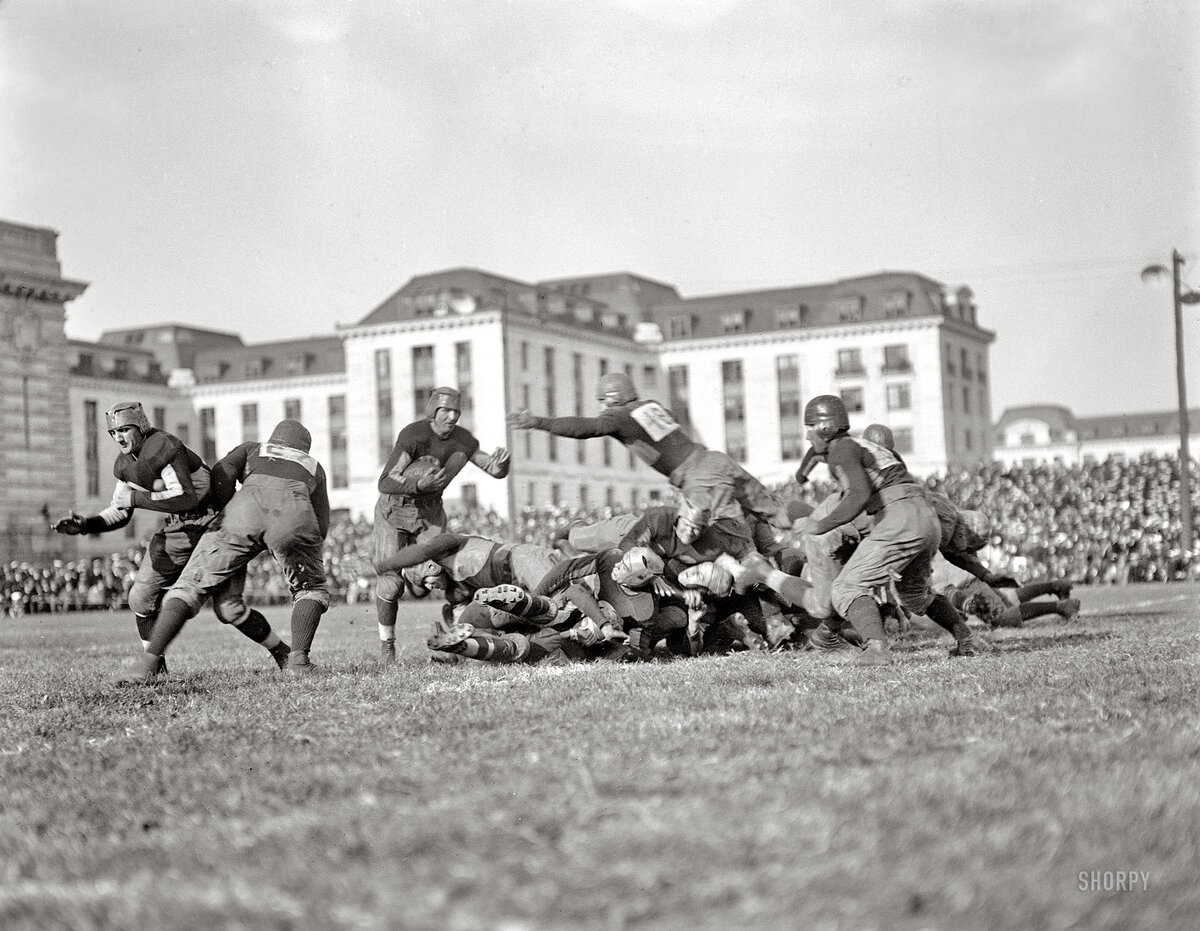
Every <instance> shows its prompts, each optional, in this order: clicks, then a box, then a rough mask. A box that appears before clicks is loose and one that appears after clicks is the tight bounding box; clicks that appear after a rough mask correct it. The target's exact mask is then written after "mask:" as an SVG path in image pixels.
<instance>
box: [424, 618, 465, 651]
mask: <svg viewBox="0 0 1200 931" xmlns="http://www.w3.org/2000/svg"><path fill="white" fill-rule="evenodd" d="M473 633H475V628H474V627H472V626H471V625H470V624H463V623H455V624H451V625H449V626H448V627H440V629H438V630H435V631H434V632H433V633H432V634H430V635H429V637H428V638H426V640H425V644H426V646H428V647H429V649H431V650H448V649H450V648H451V647H456V646H458V645H459V644H460V643H462V642H463V641H464V640H466V639H467V638H468V637H470V636H471V634H473Z"/></svg>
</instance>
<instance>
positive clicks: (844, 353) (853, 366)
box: [835, 349, 866, 377]
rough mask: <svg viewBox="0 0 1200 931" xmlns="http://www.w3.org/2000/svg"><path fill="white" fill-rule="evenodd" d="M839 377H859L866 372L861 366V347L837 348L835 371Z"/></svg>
mask: <svg viewBox="0 0 1200 931" xmlns="http://www.w3.org/2000/svg"><path fill="white" fill-rule="evenodd" d="M835 374H836V375H838V376H840V377H846V376H854V377H859V376H862V375H865V374H866V369H864V368H863V361H862V350H861V349H839V350H838V351H837V372H836V373H835Z"/></svg>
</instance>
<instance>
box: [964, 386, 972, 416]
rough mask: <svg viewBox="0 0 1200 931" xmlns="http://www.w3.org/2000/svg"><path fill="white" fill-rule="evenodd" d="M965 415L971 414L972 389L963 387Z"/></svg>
mask: <svg viewBox="0 0 1200 931" xmlns="http://www.w3.org/2000/svg"><path fill="white" fill-rule="evenodd" d="M963 413H964V414H969V413H971V389H970V388H968V387H967V386H966V385H963Z"/></svg>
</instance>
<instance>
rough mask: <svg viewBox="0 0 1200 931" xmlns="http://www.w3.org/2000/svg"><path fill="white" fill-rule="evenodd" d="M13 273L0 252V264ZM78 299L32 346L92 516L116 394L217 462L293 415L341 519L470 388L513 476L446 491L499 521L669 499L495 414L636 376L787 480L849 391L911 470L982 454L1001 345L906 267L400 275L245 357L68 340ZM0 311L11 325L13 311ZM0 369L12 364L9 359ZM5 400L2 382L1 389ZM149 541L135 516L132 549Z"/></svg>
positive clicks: (557, 402)
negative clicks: (52, 381) (808, 439)
mask: <svg viewBox="0 0 1200 931" xmlns="http://www.w3.org/2000/svg"><path fill="white" fill-rule="evenodd" d="M0 227H4V228H8V229H12V230H14V231H16V232H19V231H21V230H28V229H33V228H27V227H21V226H18V225H16V224H0ZM16 232H15V233H14V236H13V238H14V241H15V240H17V239H20V238H21V237H20V236H18V235H17V234H16ZM40 234H42V235H43V239H45V237H46V236H54V235H57V234H54V233H53V231H44V230H43V231H40ZM35 238H36V237H35ZM46 242H49V243H50V247H51V251H53V250H52V247H53V240H52V239H45V241H44V242H42V245H41V246H40V248H43V249H44V248H45V243H46ZM22 260H23V256H22V255H19V254H17V253H15V252H13V251H12V250H10V251H9V252H7V253H3V254H0V265H2V266H6V267H7V266H14V265H19V264H20V262H21V261H22ZM55 267H56V268H57V263H56V262H55ZM83 287H85V285H83V284H82V283H77V282H66V281H65V280H62V283H61V284H60V285H59V290H58V291H56V292H54V293H52V294H50V295H49V298H50V300H49V301H48V303H47V304H46V308H45V316H46V319H47V320H49V319H50V318H55V319H56V320H57V323H56V324H55V325H54V326H53V327H50V328H49V329H48V330H46V331H45V333H46V334H48V335H49V336H52V337H53V338H54V340H55V342H54V346H55V347H56V348H55V351H56V352H57V353H58V355H57V356H55V359H57V360H58V361H59V363H60V364H61V372H62V373H63V375H62V378H61V382H62V384H61V391H57V390H55V389H52V388H47V390H46V393H47V397H48V398H49V397H54V398H56V399H57V398H60V397H61V399H65V404H63V402H62V400H56V401H55V403H58V404H60V406H63V407H64V408H65V409H64V410H63V411H62V414H61V418H60V420H61V423H60V425H61V426H63V427H64V429H62V430H61V431H60V432H61V439H62V440H63V441H64V444H65V445H66V446H67V447H69V449H70V456H71V460H72V475H73V479H72V480H71V482H70V485H71V487H70V489H69V490H68V489H67V488H66V487H64V489H63V491H62V492H60V493H56V494H55V495H54V498H55V500H54V501H53V502H52V503H53V505H54V507H53V508H52V509H53V510H65V509H66V508H67V507H68V506H72V507H74V508H75V509H76V510H80V511H86V512H94V511H96V510H99V509H100V508H102V507H103V506H104V505H105V504H106V503H107V502H108V500H109V497H110V495H111V492H112V484H113V479H112V459H113V457H114V456H115V450H114V448H113V447H112V444H111V441H110V440H109V438H108V436H107V435H106V433H105V431H104V423H103V412H104V410H105V409H106V408H107V407H108V406H109V405H111V404H112V403H113V402H114V401H116V400H119V399H123V398H127V397H128V398H133V399H137V400H141V401H142V402H143V404H144V405H145V406H146V409H147V412H148V413H150V415H151V419H152V420H153V421H155V422H156V423H158V424H160V425H162V426H164V427H165V428H166V429H169V430H171V431H173V432H175V433H177V434H179V435H180V436H181V437H183V438H184V439H185V440H186V441H187V442H188V443H189V445H191V446H192V447H193V448H194V449H196V450H197V452H200V453H201V455H203V456H204V457H205V459H206V460H209V461H212V460H214V459H215V458H216V457H218V456H220V455H222V454H223V453H225V452H227V451H228V450H229V449H231V448H232V447H233V446H235V445H237V444H238V443H241V442H243V441H245V440H248V439H262V438H265V437H266V436H267V435H268V434H269V432H270V430H271V428H272V427H273V426H274V424H275V423H276V422H277V421H279V420H280V419H283V418H284V417H298V418H299V419H301V420H303V421H304V423H305V424H306V425H307V426H308V427H309V429H310V431H311V432H312V435H313V452H314V454H315V455H316V456H317V458H318V459H320V460H321V461H322V462H323V463H324V464H325V467H326V471H327V473H328V475H329V485H330V488H329V492H330V501H331V504H332V505H333V507H334V508H335V509H337V510H339V511H342V512H344V513H347V514H349V515H352V516H360V515H367V516H370V514H371V513H372V511H373V507H374V503H375V499H376V487H375V486H376V481H377V480H378V477H379V472H380V469H381V467H382V464H383V462H384V460H385V458H386V456H387V453H388V451H389V450H390V448H391V445H392V442H393V441H394V439H395V436H396V434H397V433H398V432H399V430H400V429H401V428H402V427H403V426H404V425H405V424H407V423H409V422H411V421H412V420H414V419H417V418H418V417H420V416H422V415H423V412H424V405H425V399H426V398H427V397H428V395H429V392H430V391H431V390H432V389H433V388H434V387H437V386H438V385H452V386H455V387H458V388H459V389H460V390H461V391H462V392H463V396H464V401H465V405H466V407H465V410H464V412H463V418H462V423H463V424H464V426H466V427H468V428H469V429H470V430H471V431H472V432H473V433H475V435H476V436H477V437H478V438H479V440H480V442H481V444H482V445H483V447H484V448H485V449H486V450H490V449H492V448H494V447H495V446H499V445H505V446H508V447H509V448H510V449H511V450H512V453H513V464H512V470H511V473H510V475H509V477H508V479H507V480H505V481H496V480H494V479H492V478H490V477H488V476H486V475H485V474H483V473H482V472H480V471H479V470H477V469H474V468H472V467H468V468H467V469H466V470H464V471H463V472H462V473H461V474H460V476H459V477H458V479H457V480H456V481H455V482H454V483H453V484H452V485H451V486H450V488H449V489H448V490H447V493H446V499H447V503H448V505H449V506H451V507H455V506H459V507H470V506H478V507H484V508H492V509H494V510H496V511H497V512H499V513H500V514H502V515H504V516H512V515H515V514H516V513H518V512H519V510H520V509H521V508H522V507H524V506H528V505H533V506H542V505H548V504H555V503H557V504H571V505H583V506H593V505H603V504H613V505H618V506H621V507H638V506H640V505H643V504H645V503H647V502H649V501H652V500H654V499H656V498H661V497H665V496H667V495H668V494H669V489H668V488H667V486H666V484H665V481H664V480H663V478H662V477H661V476H659V475H658V474H657V473H655V472H653V471H652V470H650V469H649V468H647V467H646V466H644V465H643V464H641V463H640V461H639V460H636V459H635V458H634V457H633V456H632V455H631V453H630V452H629V451H628V450H626V449H625V448H623V447H621V446H620V445H619V444H617V443H616V442H615V441H612V440H599V439H597V440H585V441H575V440H568V439H561V438H556V437H553V436H550V435H549V434H546V433H543V432H539V431H532V432H517V433H510V432H509V431H508V430H507V428H506V425H505V419H506V416H507V414H509V413H511V412H513V411H516V410H519V409H521V408H528V409H530V410H531V411H533V412H534V413H535V414H540V415H550V416H592V415H594V414H596V413H597V412H598V404H597V401H596V385H597V382H598V381H599V379H600V377H601V375H603V374H605V373H606V372H613V371H624V372H628V373H629V374H630V375H631V376H632V377H633V380H634V381H635V383H636V384H637V385H638V386H639V389H640V390H641V392H642V393H643V394H644V395H646V396H652V397H656V398H658V399H659V400H661V401H662V402H663V403H664V404H665V405H667V406H669V407H670V408H671V409H672V410H673V411H674V413H675V414H676V416H677V417H678V418H679V419H680V420H681V421H682V422H683V423H685V424H686V425H687V427H688V428H689V429H690V430H691V431H693V432H694V434H695V435H696V436H697V437H698V438H699V439H701V440H702V441H703V442H704V443H705V444H706V445H708V446H710V447H712V448H717V449H724V450H727V451H728V452H729V453H730V455H732V456H733V457H734V458H735V459H737V460H739V461H740V462H742V463H743V464H744V465H745V466H746V468H747V469H749V470H750V471H751V472H753V473H754V474H756V475H758V476H760V477H761V478H762V479H763V480H764V481H766V482H768V483H777V482H783V481H785V480H787V479H788V478H789V477H791V476H792V475H793V474H794V472H795V469H796V466H797V465H798V463H799V461H800V459H801V457H802V455H803V452H804V446H805V439H804V426H803V423H802V420H803V410H804V405H805V403H806V401H807V400H808V399H809V398H811V397H813V396H815V395H818V394H837V395H839V396H841V397H842V398H843V399H844V400H845V401H846V404H847V407H848V408H849V410H850V411H851V425H852V427H853V428H854V429H855V430H859V429H861V428H862V427H865V426H866V425H867V424H869V423H872V422H881V423H886V424H888V425H889V426H891V427H892V429H893V431H894V432H895V434H896V438H897V443H898V448H899V449H900V450H901V451H902V452H903V453H904V454H905V457H906V459H907V460H908V462H909V464H910V466H911V467H912V468H913V470H914V471H916V472H918V473H930V472H940V471H943V470H945V469H947V468H950V467H969V466H971V465H973V464H977V463H982V462H989V461H991V459H992V446H993V436H994V430H993V427H992V420H991V400H990V384H989V374H990V366H989V360H988V350H989V347H990V344H991V342H992V341H993V339H994V334H993V333H992V332H990V331H989V330H986V329H984V328H982V327H981V326H980V324H979V321H978V319H977V311H976V307H975V304H974V301H973V299H972V295H971V292H970V290H969V289H967V288H965V287H959V288H956V289H947V288H946V287H945V286H944V285H942V284H941V283H940V282H937V281H935V280H933V279H931V278H928V277H926V276H924V275H920V274H917V273H912V272H881V273H877V274H871V275H863V276H860V277H856V278H848V279H843V280H839V281H834V282H829V283H823V284H814V285H798V286H795V287H790V288H777V289H771V290H761V291H747V292H741V293H733V294H721V295H707V296H701V297H692V298H685V297H682V296H681V295H680V294H679V293H678V291H677V290H676V288H675V287H673V286H672V285H669V284H666V283H663V282H661V281H655V280H652V279H649V278H646V277H644V276H640V275H635V274H630V273H626V272H620V273H613V274H604V275H590V276H581V277H577V278H569V279H556V280H549V281H541V282H534V283H528V282H522V281H516V280H514V279H511V278H506V277H503V276H501V275H496V274H491V273H488V272H484V271H479V270H476V269H466V268H460V269H451V270H447V271H442V272H436V273H432V274H425V275H418V276H416V277H414V278H412V279H411V280H409V281H408V282H407V283H406V284H405V285H404V286H403V287H401V288H400V289H399V290H398V291H396V292H395V293H394V294H393V295H391V296H390V297H389V298H387V300H385V301H383V302H382V303H381V304H380V305H379V306H378V307H375V308H374V309H372V310H370V311H369V312H368V313H366V314H365V315H364V316H363V317H362V318H361V319H360V320H359V321H358V322H357V323H354V324H350V325H345V326H339V327H336V328H335V330H334V332H331V333H327V334H323V335H319V336H314V337H311V338H306V339H292V340H287V341H280V342H271V343H257V344H249V345H247V344H245V343H244V341H243V340H242V339H241V337H240V336H239V335H237V334H236V333H230V332H223V331H215V330H210V329H207V328H204V327H197V326H193V325H189V324H180V323H170V324H162V325H159V326H153V327H140V328H136V329H124V330H113V331H109V332H106V333H104V334H103V335H102V337H101V338H100V340H99V341H98V342H94V343H93V342H86V341H80V340H69V339H67V338H66V337H65V335H64V334H63V330H62V327H63V320H64V319H65V301H66V300H69V299H70V297H71V296H73V295H74V294H75V293H78V292H79V291H82V289H83ZM26 300H27V299H26ZM4 306H5V308H6V314H9V313H10V310H9V308H10V307H11V302H10V303H8V304H5V305H4ZM6 319H7V318H6ZM3 358H4V359H5V360H7V359H8V356H4V357H3ZM6 364H7V365H9V367H10V368H13V369H14V370H15V368H16V365H17V361H16V360H14V361H13V362H6ZM18 387H19V386H16V385H14V384H13V383H12V381H11V379H9V380H8V381H6V382H5V391H6V393H9V392H14V391H16V390H17V388H18ZM49 403H50V402H49V400H48V401H47V404H49ZM4 409H5V410H6V411H8V410H10V409H11V408H10V405H9V404H7V403H6V404H5V405H4ZM48 410H49V408H48ZM55 410H57V408H55ZM47 416H49V415H47ZM67 427H69V429H66V428H67ZM31 468H33V467H32V466H31ZM68 498H72V499H73V500H67V499H68ZM48 504H49V502H48ZM25 510H26V511H27V510H28V508H25ZM10 511H11V508H10ZM22 514H24V511H23V512H22ZM30 520H31V518H30V517H29V515H25V516H22V517H21V518H19V519H18V520H17V523H19V524H22V526H24V525H25V524H27V523H29V521H30ZM146 520H152V518H151V517H150V516H148V515H147V516H146ZM34 522H35V523H36V520H34ZM144 529H145V528H142V527H140V526H139V525H138V523H137V522H135V525H134V527H133V528H131V529H130V530H128V531H127V533H128V534H129V535H130V536H137V535H140V534H142V533H143V532H144ZM92 542H93V543H94V544H95V546H97V547H100V548H104V547H108V548H111V542H108V541H104V540H103V539H101V540H98V541H92ZM62 543H63V541H62V539H61V538H59V539H58V540H51V541H48V543H47V545H52V546H61V545H62Z"/></svg>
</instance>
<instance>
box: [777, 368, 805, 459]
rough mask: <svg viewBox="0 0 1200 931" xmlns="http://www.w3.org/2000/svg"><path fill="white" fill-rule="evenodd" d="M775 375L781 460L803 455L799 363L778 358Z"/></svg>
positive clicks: (802, 417)
mask: <svg viewBox="0 0 1200 931" xmlns="http://www.w3.org/2000/svg"><path fill="white" fill-rule="evenodd" d="M775 375H776V379H777V381H778V384H779V450H780V454H781V455H782V457H783V459H784V460H785V461H786V460H789V459H799V458H800V457H801V456H803V455H804V414H803V410H802V405H801V403H800V363H799V361H798V359H797V357H796V356H794V355H787V356H778V357H777V358H776V359H775Z"/></svg>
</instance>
